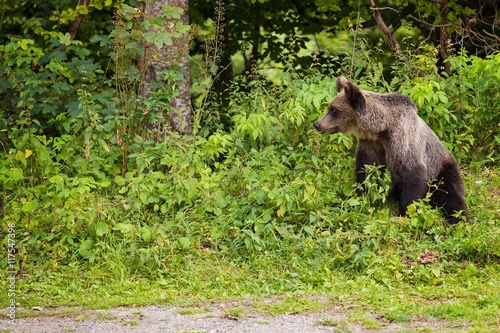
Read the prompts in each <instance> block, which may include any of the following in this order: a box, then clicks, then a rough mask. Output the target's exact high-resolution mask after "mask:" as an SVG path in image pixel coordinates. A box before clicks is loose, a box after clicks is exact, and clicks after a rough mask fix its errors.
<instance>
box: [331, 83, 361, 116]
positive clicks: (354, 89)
mask: <svg viewBox="0 0 500 333" xmlns="http://www.w3.org/2000/svg"><path fill="white" fill-rule="evenodd" d="M335 83H336V84H337V92H339V93H340V92H341V91H342V90H344V93H345V96H346V98H347V100H348V101H349V103H350V104H351V106H352V107H353V108H354V109H355V110H356V111H357V112H359V113H363V112H364V111H365V108H366V100H365V96H363V93H362V92H361V89H359V88H358V86H357V85H355V84H354V83H352V82H350V81H348V80H347V79H346V78H345V77H343V76H340V77H338V78H337V80H336V81H335Z"/></svg>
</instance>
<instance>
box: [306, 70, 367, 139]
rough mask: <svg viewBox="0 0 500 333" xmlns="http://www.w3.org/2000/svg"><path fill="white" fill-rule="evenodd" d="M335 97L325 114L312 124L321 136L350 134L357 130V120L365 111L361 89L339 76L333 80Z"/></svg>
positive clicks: (364, 101)
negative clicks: (340, 133) (335, 89)
mask: <svg viewBox="0 0 500 333" xmlns="http://www.w3.org/2000/svg"><path fill="white" fill-rule="evenodd" d="M335 84H336V85H337V96H335V98H334V99H333V100H332V101H331V102H330V105H328V108H327V110H326V113H325V114H324V115H323V116H322V117H321V118H319V119H318V120H317V121H316V122H315V123H314V128H316V130H317V131H318V132H320V133H322V134H332V133H338V132H342V133H346V134H347V133H351V132H356V130H357V128H358V124H357V120H356V119H357V118H358V116H360V115H362V114H363V113H364V111H365V109H366V99H365V96H364V95H363V93H362V91H361V89H359V88H358V86H356V85H355V84H354V83H352V82H350V81H348V80H347V79H346V78H345V77H343V76H340V77H338V78H337V80H335Z"/></svg>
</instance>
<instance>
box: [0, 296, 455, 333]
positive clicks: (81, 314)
mask: <svg viewBox="0 0 500 333" xmlns="http://www.w3.org/2000/svg"><path fill="white" fill-rule="evenodd" d="M3 312H4V313H6V310H3ZM26 312H28V313H26ZM23 313H24V314H27V315H28V317H25V318H20V319H17V320H16V322H15V324H11V323H10V322H9V320H8V319H6V318H2V319H0V332H2V333H3V332H11V333H18V332H19V333H21V332H23V333H28V332H33V333H41V332H44V333H64V332H82V333H92V332H95V333H98V332H134V333H156V332H166V333H170V332H171V333H188V332H189V333H195V332H196V333H201V332H203V333H233V332H234V333H245V332H248V333H250V332H251V333H294V332H299V333H300V332H307V333H317V332H318V333H319V332H362V333H365V332H378V333H381V332H397V331H401V330H407V331H409V332H412V331H422V330H425V331H427V332H433V331H435V330H439V331H440V332H446V331H450V332H451V331H453V330H456V329H457V327H450V325H449V324H450V323H447V322H444V321H439V320H425V321H424V320H418V321H413V322H410V323H405V324H404V325H403V324H396V323H383V322H382V321H381V320H380V322H381V325H380V326H379V327H376V328H371V329H370V328H367V327H365V326H364V325H363V324H361V323H360V322H357V321H353V320H350V319H349V318H348V315H347V314H346V313H345V312H344V311H343V309H342V307H340V306H336V307H334V308H331V309H327V310H325V311H321V312H305V313H301V314H281V315H263V314H258V313H257V312H256V311H255V309H254V308H252V307H250V306H248V304H245V303H244V302H240V303H237V302H224V303H217V304H210V305H209V306H204V307H201V308H200V307H189V308H183V307H171V308H162V307H158V306H146V307H119V308H113V309H106V310H82V309H80V308H63V307H61V308H50V309H41V308H35V309H32V310H29V311H26V310H24V311H23ZM30 314H32V316H30ZM368 316H371V315H370V314H369V315H368ZM374 318H375V317H374ZM375 322H376V321H375ZM461 328H463V327H461Z"/></svg>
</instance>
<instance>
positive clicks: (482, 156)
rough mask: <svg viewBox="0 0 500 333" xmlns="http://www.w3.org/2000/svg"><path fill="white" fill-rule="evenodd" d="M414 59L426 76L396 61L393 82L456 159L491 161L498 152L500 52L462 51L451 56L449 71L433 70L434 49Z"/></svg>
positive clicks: (499, 139)
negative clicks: (481, 55) (411, 72)
mask: <svg viewBox="0 0 500 333" xmlns="http://www.w3.org/2000/svg"><path fill="white" fill-rule="evenodd" d="M415 62H416V63H417V64H418V66H419V67H420V68H421V69H422V70H423V71H426V76H424V77H419V76H413V75H409V74H408V72H405V70H407V69H408V68H407V67H405V66H402V67H396V66H395V67H394V74H395V78H394V79H393V82H392V84H393V85H398V86H400V88H399V90H400V91H401V92H403V93H405V94H408V95H410V96H411V97H412V98H413V100H414V101H415V102H416V104H417V106H418V108H419V115H420V116H421V117H422V118H423V119H424V120H425V121H426V123H428V124H429V125H430V126H431V128H432V129H433V130H434V131H435V132H436V133H437V134H438V136H439V137H440V138H441V139H442V140H443V141H444V142H445V143H446V144H447V147H448V148H449V149H450V150H451V151H452V152H453V153H454V155H455V156H456V157H457V159H459V160H460V161H464V162H471V161H481V162H484V163H486V162H492V161H495V158H496V156H498V155H499V153H500V151H499V148H498V147H500V145H499V144H498V143H499V142H500V134H499V126H498V124H500V112H498V110H499V109H500V105H499V103H498V101H499V98H498V89H499V86H498V84H499V82H500V80H499V73H500V71H499V69H500V54H499V53H494V54H492V55H490V56H488V57H486V58H485V59H481V58H478V57H476V56H470V55H468V54H466V52H465V51H464V52H462V53H460V54H459V55H457V56H455V57H453V58H450V59H449V62H450V65H451V70H452V75H450V76H446V75H444V76H443V75H440V74H439V73H438V72H437V69H436V68H435V66H434V65H433V64H434V62H435V59H434V58H433V56H432V54H431V55H419V56H417V57H416V59H415Z"/></svg>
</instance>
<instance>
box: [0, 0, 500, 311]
mask: <svg viewBox="0 0 500 333" xmlns="http://www.w3.org/2000/svg"><path fill="white" fill-rule="evenodd" d="M105 4H106V3H103V4H102V5H105ZM323 5H324V6H326V4H323ZM120 8H121V11H120V15H121V16H117V18H116V19H117V21H116V25H115V29H114V30H113V32H110V34H109V35H106V34H95V35H93V36H92V37H91V40H92V41H93V42H94V43H99V47H100V52H102V53H103V54H107V55H108V56H109V59H111V60H112V61H111V63H110V65H107V64H106V65H104V64H103V63H102V62H99V61H97V60H93V58H92V57H90V56H89V54H91V52H92V51H91V49H90V46H88V45H86V44H85V43H83V42H82V43H79V42H78V41H72V42H70V43H69V44H70V45H68V48H67V50H69V52H66V53H63V52H61V51H57V50H54V49H53V48H50V49H49V50H48V49H47V48H46V47H41V46H40V45H39V44H37V43H36V42H35V41H34V40H32V39H30V38H19V37H14V36H13V37H11V38H10V39H9V41H8V42H7V43H6V44H5V45H3V46H0V49H1V50H2V59H1V61H2V63H1V65H2V69H1V71H2V74H5V78H6V79H5V80H4V81H2V83H0V84H1V85H3V86H2V92H1V94H2V104H1V109H0V110H1V112H2V118H1V120H0V121H1V128H0V137H1V138H2V140H1V145H0V149H1V150H2V158H1V159H0V196H2V198H3V199H4V201H5V207H4V209H3V211H2V212H1V213H0V214H1V215H2V221H3V224H2V228H3V229H2V231H1V232H3V233H4V234H5V232H6V226H8V225H10V224H15V226H16V237H17V238H16V239H17V244H16V245H17V250H18V253H17V254H16V256H17V259H18V262H19V264H20V265H22V267H23V269H24V272H26V279H27V281H29V283H26V284H23V288H24V289H23V291H25V292H26V295H28V296H25V298H24V299H23V301H26V302H30V299H31V298H32V297H34V296H30V295H35V294H36V295H39V294H42V295H45V293H46V291H45V288H44V286H46V285H47V284H48V282H47V281H48V280H50V278H53V277H57V276H58V277H59V278H60V279H61V281H55V283H56V284H57V285H58V286H60V285H61V284H65V286H66V287H65V288H68V290H69V293H70V294H71V293H72V292H74V293H75V294H79V295H81V294H83V293H84V292H85V291H86V289H85V288H81V285H79V284H78V283H75V284H71V285H70V286H67V279H65V278H62V277H65V276H66V274H73V275H75V274H78V273H75V272H85V271H89V272H92V273H96V275H95V276H92V277H88V276H87V275H86V276H85V277H84V278H82V279H83V280H85V279H89V280H91V282H90V284H91V285H94V284H95V285H100V284H109V283H110V282H109V281H110V280H112V281H121V282H123V283H124V284H127V283H128V282H127V281H130V279H138V280H141V281H142V280H144V281H148V285H149V282H150V281H152V282H151V283H153V284H158V285H159V287H158V288H159V289H161V292H159V295H160V296H157V298H155V300H160V301H167V300H168V299H169V298H171V297H173V296H171V294H172V293H174V294H175V293H176V292H179V293H184V295H185V294H197V293H204V294H203V297H212V298H213V297H231V296H241V295H247V294H250V293H252V292H255V293H260V294H262V295H275V294H283V293H313V292H333V291H335V290H336V289H338V288H339V287H338V286H339V285H342V286H345V287H346V288H347V289H349V288H352V289H349V290H350V292H351V293H353V294H354V293H355V292H357V291H356V288H368V289H370V288H374V289H376V288H387V289H388V290H392V288H397V287H398V286H401V285H404V286H408V288H410V287H411V288H412V290H413V289H418V288H426V287H428V286H432V287H436V288H437V287H443V288H450V285H453V284H456V283H458V282H459V283H464V282H463V281H462V282H461V281H460V280H461V278H463V277H467V278H469V277H470V278H471V279H476V280H474V281H476V282H477V281H479V280H480V281H487V278H488V276H487V275H488V273H486V272H485V270H487V269H488V267H492V266H491V265H493V266H494V265H495V262H496V261H498V258H499V257H500V248H499V245H498V244H500V233H499V229H498V226H497V225H496V221H497V219H498V218H497V215H498V209H499V208H498V207H499V205H500V202H499V196H498V191H497V188H498V186H499V185H500V178H499V174H498V166H497V164H496V163H498V160H497V156H498V146H499V145H498V144H499V142H500V137H499V134H498V123H499V118H498V117H499V113H498V109H499V107H498V100H500V99H499V98H495V97H496V96H498V91H499V89H498V88H499V87H498V82H499V80H498V79H499V77H498V73H499V72H500V71H499V66H500V65H499V64H500V58H499V57H498V54H493V55H491V56H490V57H487V58H486V59H479V58H477V57H474V56H470V55H468V54H466V53H462V54H460V55H458V56H456V57H454V58H451V59H450V60H449V61H450V64H451V65H452V66H451V68H452V71H453V73H454V74H456V75H450V76H443V75H439V73H437V71H436V70H435V69H434V65H433V64H434V62H435V58H434V54H432V53H431V54H430V55H429V54H428V53H424V54H419V55H418V56H415V57H412V56H411V55H410V56H408V58H407V59H404V62H403V63H398V64H397V66H394V67H392V70H393V74H394V78H393V80H392V81H391V82H387V81H385V80H384V66H383V64H381V63H379V62H377V61H376V59H373V58H372V57H371V51H370V50H369V48H368V45H367V44H366V43H365V40H364V39H363V36H362V34H361V32H360V35H359V37H358V39H357V40H356V43H358V44H357V45H358V47H357V48H354V49H353V51H354V53H353V54H350V55H345V56H343V57H338V56H332V57H331V58H330V60H331V62H330V63H329V64H326V65H325V66H324V67H323V66H322V64H321V63H320V62H318V63H316V64H315V65H314V66H318V67H321V69H320V70H318V71H317V72H315V74H314V75H306V76H303V75H302V74H301V73H302V71H296V70H293V69H291V66H292V65H290V68H289V69H288V70H287V71H284V72H283V73H280V76H279V78H276V80H275V82H276V83H275V84H271V83H270V82H268V81H266V80H265V79H264V78H263V77H262V76H260V75H257V73H256V72H255V71H254V72H252V73H248V75H245V77H244V79H242V82H239V83H233V84H232V85H229V86H228V94H227V95H228V96H229V99H228V100H227V101H218V100H217V99H216V98H214V99H213V100H211V101H210V102H208V99H207V100H205V102H203V103H202V104H203V105H202V107H200V108H199V109H198V110H197V112H199V114H198V117H199V119H202V118H203V119H205V121H204V122H203V121H198V122H196V123H195V127H196V128H195V133H196V134H195V135H191V136H182V137H180V136H178V135H176V134H171V135H170V136H168V137H167V138H160V137H159V136H158V132H159V131H156V130H155V129H154V128H151V125H154V124H155V123H157V120H158V119H159V118H160V117H162V116H165V115H168V114H169V112H171V111H172V105H171V100H172V98H173V97H175V96H176V94H177V91H176V89H175V86H176V82H178V81H179V80H182V79H183V78H184V76H183V73H181V72H179V71H178V70H177V69H175V68H170V69H168V70H165V72H164V74H163V77H162V78H161V80H160V81H159V82H156V86H155V87H154V89H152V91H151V93H150V94H149V96H148V97H147V98H143V97H141V94H140V90H141V88H142V84H143V74H144V72H143V70H144V68H143V67H141V65H140V62H139V60H140V59H141V56H142V55H143V54H146V53H147V52H146V49H147V48H148V47H156V46H160V45H161V46H163V45H167V44H168V43H169V40H170V39H171V38H172V37H173V36H174V35H175V34H174V35H172V34H170V32H169V33H166V32H165V31H157V32H154V33H150V31H149V30H148V29H149V27H152V26H154V25H157V24H159V23H158V22H156V21H147V20H144V21H142V20H137V18H138V17H136V15H140V14H138V13H137V12H136V11H135V10H133V9H132V7H129V6H122V7H120ZM169 10H170V9H169ZM324 10H332V11H335V10H336V8H334V7H332V8H325V9H324ZM168 12H169V15H171V17H176V16H178V15H179V11H178V10H174V9H171V10H170V11H168ZM68 15H69V14H68ZM86 15H87V14H86ZM183 29H185V27H178V30H176V33H178V32H180V31H184V30H183ZM64 38H66V37H64ZM64 38H62V37H61V38H60V39H57V40H56V39H53V40H52V42H53V43H54V46H55V47H58V46H59V45H61V43H66V42H67V41H66V39H64ZM134 43H135V44H134ZM89 52H90V53H89ZM430 64H432V65H430ZM415 65H419V66H420V68H421V69H422V71H424V72H425V73H426V74H427V76H426V77H424V78H421V77H418V76H416V75H414V74H412V73H413V72H412V71H410V70H409V68H414V67H415ZM314 66H313V67H314ZM405 66H408V67H405ZM426 66H427V67H426ZM318 67H316V68H318ZM332 68H333V69H332ZM211 70H212V69H211V68H210V69H208V71H209V72H210V71H211ZM324 73H327V74H324ZM340 73H348V74H349V75H350V77H352V78H353V79H356V80H357V81H358V82H359V83H360V85H361V86H362V87H363V88H366V89H370V90H375V91H380V92H384V91H396V90H398V91H401V92H403V93H407V94H409V95H410V96H412V98H413V99H414V100H415V101H416V103H417V105H418V106H419V110H420V111H419V112H420V115H421V116H422V117H423V118H424V119H425V120H426V121H427V122H428V123H429V124H430V125H431V126H432V127H433V129H434V130H435V131H436V133H438V135H439V136H440V137H441V138H442V139H443V140H444V141H445V143H446V144H447V145H448V146H449V147H450V149H451V150H452V151H453V152H454V153H455V155H456V156H457V157H458V158H459V159H460V160H461V161H462V162H468V161H470V162H477V161H478V162H479V163H477V164H476V163H473V164H472V166H471V167H469V168H467V165H466V164H464V166H465V167H466V172H465V176H466V177H465V179H466V183H467V195H468V205H469V207H470V214H471V219H472V221H471V223H470V224H464V223H459V224H458V225H456V226H452V227H450V226H448V225H447V224H446V223H445V222H444V219H443V218H442V216H441V214H440V213H439V211H438V210H436V209H433V208H431V207H430V206H429V205H428V202H427V201H428V200H427V198H426V199H423V200H421V201H420V202H418V203H414V204H413V205H411V206H410V207H409V213H408V216H407V217H399V216H397V208H396V203H395V202H394V201H393V200H392V199H391V198H390V196H389V192H390V177H389V174H388V172H387V171H384V169H383V168H382V167H370V168H367V180H366V184H365V185H366V192H365V193H364V194H363V195H360V196H358V195H357V194H356V193H357V189H358V187H357V185H356V184H355V177H354V172H353V169H354V167H353V166H354V159H353V155H354V147H355V139H354V138H352V137H349V136H345V135H341V134H335V135H332V136H320V135H319V134H318V133H317V132H316V131H315V130H314V129H313V128H312V126H311V124H312V122H313V121H314V120H315V119H316V118H317V117H319V116H320V115H321V114H322V113H323V112H324V110H325V108H326V106H327V105H328V103H329V102H330V101H331V99H332V98H333V96H334V95H335V94H336V91H335V83H334V80H335V77H334V76H336V75H338V74H340ZM208 90H209V89H208ZM221 108H223V110H222V111H221ZM205 113H206V114H205ZM221 114H225V115H226V116H227V117H228V124H227V126H221V125H220V123H214V122H213V121H210V120H219V119H221V118H222V117H221V116H220V115H221ZM486 162H487V163H486ZM488 168H491V169H488ZM4 242H5V241H4ZM6 265H7V257H6V253H5V252H4V251H3V252H1V253H0V268H1V269H2V270H1V271H2V272H5V271H6V269H5V268H6ZM200 267H201V268H200ZM495 267H496V266H495ZM200 272H201V273H200ZM23 274H24V273H23ZM89 274H90V273H89ZM55 280H57V279H55ZM338 280H340V281H338ZM2 281H4V282H3V283H5V281H6V280H5V279H2ZM263 281H268V282H263ZM269 281H270V282H269ZM346 281H347V282H346ZM348 281H351V282H348ZM457 281H458V282H457ZM31 282H33V283H31ZM51 282H52V281H51ZM84 282H87V281H86V280H85V281H84ZM476 282H474V283H476ZM471 283H472V282H471ZM85 285H87V283H86V284H85ZM477 285H479V284H475V285H474V286H477ZM353 286H354V287H353ZM96 288H97V287H96ZM137 288H138V289H136V291H137V290H139V291H140V292H146V291H144V288H143V287H140V288H139V287H137ZM463 288H467V287H463ZM484 288H486V287H484ZM81 289H83V291H82V290H81ZM146 289H147V288H146ZM412 292H413V291H412ZM47 293H49V292H47ZM412 295H414V294H412ZM52 296H53V295H50V296H48V297H52ZM83 298H84V297H83ZM72 301H73V302H75V299H73V300H72ZM86 301H87V302H88V299H87V300H86ZM478 302H479V301H478ZM481 302H483V303H484V304H486V305H488V304H493V305H494V304H495V303H494V301H492V300H491V299H489V298H483V299H482V300H481ZM385 305H388V304H385ZM299 307H300V304H299ZM384 309H391V306H389V305H388V306H387V307H384ZM460 311H461V309H449V312H448V313H447V314H441V316H453V315H455V316H456V315H457V314H460ZM385 312H386V313H385V314H386V315H387V317H388V318H393V319H397V318H401V315H399V314H397V313H393V312H391V310H385ZM414 312H415V311H414ZM436 312H437V310H436ZM398 315H399V317H398Z"/></svg>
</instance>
